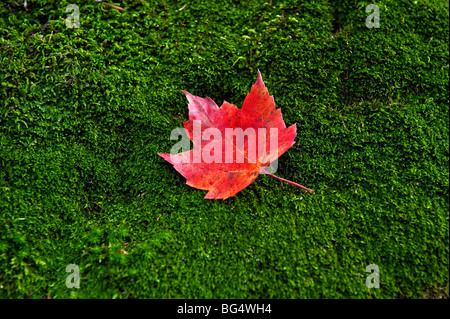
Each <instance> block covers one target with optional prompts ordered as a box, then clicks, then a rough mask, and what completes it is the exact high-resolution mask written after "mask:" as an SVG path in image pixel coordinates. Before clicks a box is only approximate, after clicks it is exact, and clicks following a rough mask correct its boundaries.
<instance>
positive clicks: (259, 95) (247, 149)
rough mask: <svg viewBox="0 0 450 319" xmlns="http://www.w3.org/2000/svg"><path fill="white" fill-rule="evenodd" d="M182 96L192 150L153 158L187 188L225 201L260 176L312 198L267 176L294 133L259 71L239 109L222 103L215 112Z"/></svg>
mask: <svg viewBox="0 0 450 319" xmlns="http://www.w3.org/2000/svg"><path fill="white" fill-rule="evenodd" d="M182 92H183V93H184V94H185V95H186V97H187V99H188V101H189V104H188V107H189V120H188V121H186V122H184V128H185V130H186V133H187V135H188V136H189V138H190V139H191V141H192V142H193V145H194V148H193V149H192V150H189V151H185V152H181V153H178V154H163V153H158V155H160V156H161V157H162V158H164V159H165V160H166V161H168V162H169V163H171V164H172V165H173V166H174V167H175V169H176V170H177V171H178V172H179V173H180V174H181V175H183V176H184V177H185V178H186V179H187V181H186V183H187V184H188V185H189V186H192V187H195V188H198V189H203V190H208V191H209V192H208V193H207V194H206V196H205V198H207V199H227V198H229V197H231V196H234V195H235V194H236V193H238V192H239V191H241V190H242V189H244V188H246V187H247V186H248V185H250V184H251V183H252V182H253V181H254V180H255V179H256V178H257V177H258V175H259V174H260V173H262V174H267V175H269V176H271V177H274V178H276V179H278V180H281V181H285V182H288V183H290V184H292V185H296V186H298V187H301V188H303V189H305V190H307V191H308V192H310V193H312V190H310V189H309V188H306V187H304V186H302V185H299V184H297V183H294V182H291V181H288V180H285V179H283V178H280V177H277V176H275V175H273V174H271V173H269V172H267V171H266V169H267V167H268V166H269V165H270V163H272V162H274V161H275V160H276V159H278V157H280V156H281V155H282V154H283V153H284V152H286V151H287V150H288V149H289V148H290V147H291V146H292V145H294V143H295V142H294V139H295V136H296V135H297V133H296V126H295V124H294V125H292V126H290V127H289V128H286V124H285V123H284V121H283V117H282V115H281V110H280V109H276V108H275V101H274V99H273V96H271V95H269V92H268V90H267V88H266V86H265V85H264V82H263V80H262V77H261V73H260V72H259V71H258V78H257V80H256V82H255V84H254V85H253V86H252V88H251V90H250V93H249V94H247V96H246V98H245V100H244V104H243V105H242V108H241V109H239V108H237V107H236V106H235V105H233V104H230V103H228V102H226V101H225V102H223V104H222V106H221V107H220V108H219V107H218V106H217V104H216V103H215V102H214V101H213V100H212V99H210V98H209V97H206V98H201V97H198V96H194V95H192V94H190V93H188V92H186V91H182ZM211 137H212V139H211ZM274 145H275V147H274ZM211 151H214V152H213V154H212V153H211Z"/></svg>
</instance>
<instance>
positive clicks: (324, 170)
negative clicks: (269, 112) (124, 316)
mask: <svg viewBox="0 0 450 319" xmlns="http://www.w3.org/2000/svg"><path fill="white" fill-rule="evenodd" d="M71 3H75V4H77V5H78V6H79V9H80V28H68V27H67V26H66V23H65V21H64V20H63V19H62V18H65V17H67V16H68V15H69V14H70V13H67V12H66V11H65V8H66V6H67V5H69V4H71ZM111 3H113V2H111ZM370 3H371V2H368V1H333V0H329V1H326V0H322V1H321V0H314V1H312V0H311V1H302V2H297V1H276V0H273V1H267V2H264V1H247V2H245V3H240V2H239V1H216V2H209V1H192V2H187V1H186V2H184V1H180V2H178V1H169V0H166V1H158V2H156V1H144V0H140V1H139V0H128V1H120V2H114V4H115V5H117V6H121V7H123V8H125V9H126V10H125V11H124V12H121V11H119V10H116V9H113V8H110V7H107V6H105V5H101V4H99V3H97V2H95V1H88V0H85V1H52V0H47V1H28V6H27V8H26V9H25V8H24V7H23V2H22V1H12V0H9V1H6V2H2V3H1V4H0V68H1V71H0V113H1V114H0V297H2V298H424V297H431V298H435V297H446V296H448V276H449V272H448V265H449V224H448V217H449V181H448V179H449V165H448V163H449V116H448V111H449V109H448V104H449V93H448V87H449V49H448V45H449V7H448V2H445V1H428V0H426V1H425V0H419V1H398V0H386V1H380V2H378V3H377V5H378V7H379V11H380V28H368V27H367V26H366V23H365V22H366V18H367V16H368V15H369V14H370V13H367V12H366V10H365V8H366V6H367V5H369V4H370ZM257 70H260V71H261V73H262V75H263V78H264V81H265V83H266V85H267V87H268V88H269V92H270V93H271V94H273V95H274V97H275V102H276V103H277V106H278V107H281V109H282V112H283V118H284V120H285V122H286V124H287V125H291V124H293V123H297V127H298V134H297V139H296V144H295V145H294V146H293V147H292V148H291V149H290V150H289V151H288V152H287V153H286V154H284V155H283V156H282V157H281V158H280V161H279V166H278V167H279V169H278V172H277V175H279V176H281V177H283V178H287V179H290V180H293V181H296V182H299V183H301V184H303V185H305V186H307V187H310V188H313V189H314V190H315V193H314V194H312V195H310V194H307V193H305V192H304V191H302V190H301V189H299V188H295V187H293V186H291V185H289V184H287V183H280V182H279V181H276V180H274V179H271V178H270V177H268V176H263V175H261V176H259V177H258V178H257V180H256V181H255V182H254V183H253V184H251V185H250V186H249V187H247V188H246V189H245V190H243V191H242V192H240V193H238V194H237V195H236V196H235V197H233V198H230V199H228V200H226V201H211V200H204V199H203V197H204V195H205V192H204V191H201V190H197V189H193V188H190V187H189V186H187V185H185V184H184V181H185V180H184V179H183V178H182V177H181V176H180V175H179V174H178V173H177V172H176V171H175V170H174V169H173V168H172V166H171V165H170V164H168V163H166V162H165V161H164V160H163V159H162V158H160V157H159V156H158V155H157V153H158V152H169V151H170V148H171V147H172V145H173V144H174V143H175V141H171V140H170V138H169V137H170V132H171V131H172V130H173V129H174V128H176V127H181V126H182V122H184V121H185V120H187V118H188V113H187V101H186V99H185V97H184V96H183V94H182V93H180V92H179V90H186V91H189V92H191V93H193V94H195V95H198V96H206V95H208V96H210V97H211V98H212V99H213V100H215V101H216V102H217V103H218V104H219V105H220V104H221V103H222V101H223V100H226V101H228V102H230V103H234V104H236V105H238V106H239V107H240V106H241V105H242V102H243V100H244V98H245V95H246V94H247V93H248V92H249V90H250V87H251V85H252V84H253V83H254V81H255V79H256V74H257ZM68 264H76V265H78V266H79V269H80V288H79V289H76V288H73V289H68V288H67V287H66V285H65V281H66V277H67V276H68V273H66V272H65V270H66V266H67V265H68ZM369 264H376V265H378V267H379V269H380V288H379V289H376V288H372V289H369V288H367V287H366V285H365V282H366V277H367V276H368V275H369V273H366V272H365V270H366V266H367V265H369Z"/></svg>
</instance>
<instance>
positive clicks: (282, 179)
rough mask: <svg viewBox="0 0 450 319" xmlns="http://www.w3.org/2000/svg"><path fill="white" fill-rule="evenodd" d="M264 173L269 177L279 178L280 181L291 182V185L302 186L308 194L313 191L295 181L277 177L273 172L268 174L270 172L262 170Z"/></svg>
mask: <svg viewBox="0 0 450 319" xmlns="http://www.w3.org/2000/svg"><path fill="white" fill-rule="evenodd" d="M264 173H265V174H266V175H269V176H270V177H273V178H275V179H278V180H280V181H282V182H287V183H289V184H292V185H295V186H297V187H300V188H303V189H304V190H305V191H307V192H308V193H310V194H312V193H314V191H313V190H312V189H309V188H307V187H305V186H302V185H300V184H297V183H295V182H292V181H290V180H287V179H284V178H281V177H278V176H276V175H273V174H270V173H267V172H264Z"/></svg>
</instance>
